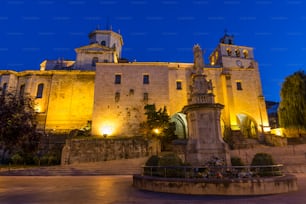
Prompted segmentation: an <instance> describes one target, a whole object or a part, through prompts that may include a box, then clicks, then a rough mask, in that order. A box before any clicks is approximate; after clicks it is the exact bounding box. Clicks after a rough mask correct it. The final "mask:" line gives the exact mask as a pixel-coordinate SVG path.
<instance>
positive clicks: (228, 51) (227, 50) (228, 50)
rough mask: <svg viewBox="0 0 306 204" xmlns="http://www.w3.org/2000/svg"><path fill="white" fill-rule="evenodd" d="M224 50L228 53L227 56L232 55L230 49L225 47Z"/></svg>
mask: <svg viewBox="0 0 306 204" xmlns="http://www.w3.org/2000/svg"><path fill="white" fill-rule="evenodd" d="M226 52H227V55H228V56H232V50H231V49H229V48H227V49H226Z"/></svg>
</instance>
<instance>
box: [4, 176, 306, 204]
mask: <svg viewBox="0 0 306 204" xmlns="http://www.w3.org/2000/svg"><path fill="white" fill-rule="evenodd" d="M296 175H297V177H298V185H299V190H298V191H296V192H290V193H287V194H279V195H268V196H252V197H249V196H233V197H228V196H227V197H226V196H188V195H176V194H166V193H155V192H147V191H141V190H138V189H135V188H133V187H132V176H49V177H48V176H44V177H39V176H2V177H0V203H1V204H6V203H8V204H10V203H14V204H15V203H16V204H17V203H18V204H20V203H26V204H32V203H33V204H34V203H35V204H41V203H57V204H58V203H65V204H69V203H72V204H78V203H86V204H91V203H99V204H100V203H101V204H132V203H133V204H135V203H137V204H138V203H143V204H153V203H154V204H156V203H157V204H159V203H160V204H172V203H173V204H196V203H201V204H203V203H213V204H214V203H218V204H239V203H241V204H255V203H260V204H266V203H268V204H285V203H288V204H289V203H290V204H291V203H292V204H305V203H306V174H296Z"/></svg>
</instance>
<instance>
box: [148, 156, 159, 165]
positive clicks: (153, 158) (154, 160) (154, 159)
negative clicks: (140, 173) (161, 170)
mask: <svg viewBox="0 0 306 204" xmlns="http://www.w3.org/2000/svg"><path fill="white" fill-rule="evenodd" d="M158 163H159V157H158V156H157V155H153V156H151V157H150V158H149V159H148V160H147V162H146V166H158Z"/></svg>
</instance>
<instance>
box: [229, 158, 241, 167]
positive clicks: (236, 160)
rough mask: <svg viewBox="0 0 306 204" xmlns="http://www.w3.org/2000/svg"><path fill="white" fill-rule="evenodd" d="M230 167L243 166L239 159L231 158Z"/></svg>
mask: <svg viewBox="0 0 306 204" xmlns="http://www.w3.org/2000/svg"><path fill="white" fill-rule="evenodd" d="M231 163H232V166H244V163H243V162H242V160H241V158H240V157H231Z"/></svg>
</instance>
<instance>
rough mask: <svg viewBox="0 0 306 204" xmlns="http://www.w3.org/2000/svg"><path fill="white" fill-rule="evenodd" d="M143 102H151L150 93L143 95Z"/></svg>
mask: <svg viewBox="0 0 306 204" xmlns="http://www.w3.org/2000/svg"><path fill="white" fill-rule="evenodd" d="M143 100H144V101H148V100H149V93H143Z"/></svg>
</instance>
